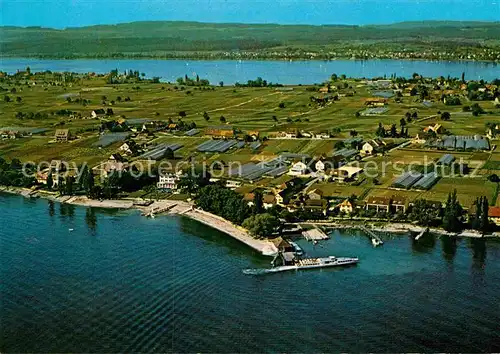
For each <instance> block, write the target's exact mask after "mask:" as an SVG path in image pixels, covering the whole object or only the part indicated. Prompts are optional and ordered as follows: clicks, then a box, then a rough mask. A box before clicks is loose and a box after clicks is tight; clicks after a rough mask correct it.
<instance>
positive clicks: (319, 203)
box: [303, 199, 328, 215]
mask: <svg viewBox="0 0 500 354" xmlns="http://www.w3.org/2000/svg"><path fill="white" fill-rule="evenodd" d="M327 206H328V202H327V201H326V200H325V199H307V200H306V202H305V205H304V207H303V208H304V209H306V210H310V211H316V212H317V211H319V212H321V213H322V214H323V215H326V212H327Z"/></svg>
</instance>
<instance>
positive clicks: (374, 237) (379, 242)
mask: <svg viewBox="0 0 500 354" xmlns="http://www.w3.org/2000/svg"><path fill="white" fill-rule="evenodd" d="M359 229H360V230H361V231H363V232H364V233H366V234H367V235H368V237H370V240H371V241H372V244H373V246H374V247H377V246H380V245H383V244H384V242H383V241H382V240H381V239H380V237H378V236H377V234H376V233H375V232H373V231H372V230H370V229H368V228H367V227H366V226H359Z"/></svg>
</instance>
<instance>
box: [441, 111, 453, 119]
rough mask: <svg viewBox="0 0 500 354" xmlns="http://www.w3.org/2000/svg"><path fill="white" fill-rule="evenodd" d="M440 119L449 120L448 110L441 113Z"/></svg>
mask: <svg viewBox="0 0 500 354" xmlns="http://www.w3.org/2000/svg"><path fill="white" fill-rule="evenodd" d="M441 119H442V120H450V119H451V114H450V112H443V113H441Z"/></svg>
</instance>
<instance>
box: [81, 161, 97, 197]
mask: <svg viewBox="0 0 500 354" xmlns="http://www.w3.org/2000/svg"><path fill="white" fill-rule="evenodd" d="M80 184H81V186H82V188H83V190H84V191H85V194H86V195H87V196H88V197H90V194H91V192H92V189H93V188H94V184H95V182H94V175H93V174H92V171H90V170H89V168H88V166H86V165H85V166H84V168H83V170H82V173H81V175H80Z"/></svg>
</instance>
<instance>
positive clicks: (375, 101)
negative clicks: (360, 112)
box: [365, 97, 387, 107]
mask: <svg viewBox="0 0 500 354" xmlns="http://www.w3.org/2000/svg"><path fill="white" fill-rule="evenodd" d="M386 104H387V99H385V98H382V97H372V98H366V99H365V106H368V107H384V106H385V105H386Z"/></svg>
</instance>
